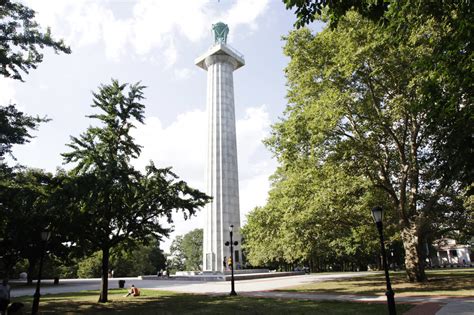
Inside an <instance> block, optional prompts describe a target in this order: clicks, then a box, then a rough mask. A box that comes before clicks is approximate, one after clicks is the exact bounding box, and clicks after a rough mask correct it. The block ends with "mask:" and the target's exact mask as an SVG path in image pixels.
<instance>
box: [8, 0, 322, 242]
mask: <svg viewBox="0 0 474 315" xmlns="http://www.w3.org/2000/svg"><path fill="white" fill-rule="evenodd" d="M23 2H24V3H26V4H27V5H28V6H30V7H31V8H33V9H34V10H36V11H37V21H38V22H39V23H40V24H41V25H42V26H44V27H46V26H50V27H51V29H52V33H53V35H54V36H55V37H56V38H64V39H65V41H66V42H67V44H68V45H70V46H71V49H72V54H70V55H64V54H61V55H55V54H54V53H53V52H52V51H50V50H45V51H44V52H45V56H44V61H43V62H42V63H41V64H40V66H39V67H38V69H36V70H32V71H31V72H30V74H29V75H25V76H24V78H25V81H26V82H24V83H22V82H16V81H12V80H7V79H4V78H1V79H0V104H3V105H6V104H8V103H15V104H17V106H18V107H19V108H20V109H21V110H23V111H25V112H26V113H29V114H32V115H36V114H38V115H40V116H47V117H49V118H51V119H52V121H50V122H48V123H46V124H43V125H41V127H40V128H39V130H38V131H37V132H35V133H34V134H35V136H36V138H35V139H33V141H32V142H31V143H29V144H26V145H22V146H16V147H14V152H13V153H14V155H15V156H16V158H17V162H18V163H20V164H23V165H27V166H30V167H37V168H43V169H46V170H48V171H54V170H55V169H56V168H57V167H63V168H68V167H70V166H67V165H63V164H62V158H61V156H60V153H62V152H67V147H66V146H65V144H66V143H68V142H69V137H70V136H71V135H73V136H78V135H79V134H80V133H82V132H83V131H84V130H85V129H86V128H87V127H88V126H89V125H90V124H94V121H92V120H90V119H88V118H86V117H85V115H87V114H90V113H91V112H92V109H91V107H90V104H91V103H92V94H91V93H92V91H97V87H98V86H99V85H100V84H103V83H109V82H110V80H111V78H114V79H118V80H119V81H120V82H129V83H134V82H137V81H141V82H142V83H143V84H144V85H146V86H147V87H148V88H147V89H146V91H145V96H146V100H145V101H144V104H145V105H146V125H144V126H138V128H137V129H136V130H135V131H134V135H135V138H136V140H137V142H139V143H140V144H142V145H143V147H144V148H143V151H142V156H141V157H140V159H139V160H137V161H135V162H134V163H135V164H136V166H137V167H140V168H142V167H144V165H145V164H147V163H148V161H149V160H153V161H154V162H155V164H156V165H157V166H160V167H167V166H172V167H173V170H174V171H175V172H176V173H177V174H178V175H179V176H180V178H182V179H184V180H186V181H188V182H189V183H190V184H191V185H193V186H194V187H196V188H200V189H201V190H203V191H204V190H205V182H204V178H205V170H206V165H205V163H206V150H205V147H206V139H207V137H206V135H207V130H206V127H207V122H206V115H205V109H206V72H205V71H204V70H202V69H200V68H198V67H197V66H195V65H194V59H195V58H197V57H198V56H199V55H201V54H202V53H204V52H205V51H206V50H207V49H208V48H209V47H210V46H211V45H212V43H213V38H212V34H211V25H212V24H213V23H216V22H217V21H223V22H225V23H227V24H228V25H229V28H230V32H229V37H228V43H229V44H230V45H231V46H232V47H234V48H235V49H237V50H238V51H239V52H241V53H242V54H243V55H244V58H245V62H246V65H245V66H244V67H243V68H240V69H238V70H237V71H236V72H235V73H234V91H235V106H236V119H237V123H236V124H237V146H238V149H237V150H238V162H239V180H240V208H241V209H240V212H241V221H242V223H245V215H246V214H247V213H248V212H249V211H250V210H251V209H253V208H254V207H255V206H258V205H263V204H264V203H265V200H266V196H267V191H268V188H269V182H268V177H269V176H270V175H271V174H272V173H273V172H274V170H275V167H276V162H275V161H274V160H273V159H272V157H271V154H270V153H269V152H268V150H267V149H266V148H265V147H264V146H263V144H262V140H263V139H264V138H265V137H266V136H267V135H268V133H269V130H270V126H271V124H272V123H274V122H276V121H277V119H278V117H279V116H281V115H282V112H283V110H284V108H285V105H286V99H285V94H286V86H285V78H284V73H283V69H284V67H285V66H286V64H287V62H288V59H287V58H286V57H285V56H283V53H282V46H283V45H284V42H283V41H282V40H281V37H282V36H284V35H286V34H288V32H289V31H290V30H291V29H292V27H293V26H292V24H293V22H294V19H295V17H294V15H293V13H292V12H290V11H287V10H285V6H284V4H283V3H282V2H281V1H280V0H239V1H237V0H235V1H231V0H221V1H220V2H218V1H217V0H188V1H184V0H181V1H169V0H135V1H133V0H102V1H99V0H95V1H93V0H28V1H23ZM311 27H312V28H313V29H317V30H319V29H320V27H321V26H320V25H316V24H314V25H312V26H311ZM174 225H175V232H174V233H173V235H172V236H171V239H172V238H173V237H174V235H179V234H184V233H186V232H188V231H190V230H192V229H194V228H198V227H203V214H202V212H201V213H199V214H198V215H197V216H196V217H193V218H192V219H191V220H189V221H184V220H183V219H182V216H181V215H177V216H175V224H174ZM169 244H170V240H168V241H165V243H164V247H165V248H167V247H168V246H169Z"/></svg>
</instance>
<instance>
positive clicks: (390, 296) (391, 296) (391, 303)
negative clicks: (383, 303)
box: [385, 290, 397, 315]
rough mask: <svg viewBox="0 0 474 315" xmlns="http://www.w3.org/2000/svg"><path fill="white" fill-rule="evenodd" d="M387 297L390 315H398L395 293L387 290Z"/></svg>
mask: <svg viewBox="0 0 474 315" xmlns="http://www.w3.org/2000/svg"><path fill="white" fill-rule="evenodd" d="M385 295H386V296H387V304H388V313H389V314H390V315H396V314H397V309H396V307H395V293H394V292H393V290H387V291H385Z"/></svg>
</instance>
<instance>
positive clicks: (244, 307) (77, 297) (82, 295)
mask: <svg viewBox="0 0 474 315" xmlns="http://www.w3.org/2000/svg"><path fill="white" fill-rule="evenodd" d="M126 292H127V290H125V289H115V290H110V291H109V302H108V303H104V304H100V303H97V299H98V297H99V292H98V291H83V292H77V293H63V294H54V295H44V296H42V297H41V302H40V313H41V314H111V313H119V314H124V315H126V314H134V315H141V314H144V315H147V314H226V315H227V314H325V315H329V314H351V315H355V314H387V306H386V305H385V304H376V303H349V302H314V301H302V300H289V299H269V298H250V297H242V296H234V297H230V296H205V295H192V294H181V293H173V292H167V291H155V290H142V292H141V293H142V294H141V296H139V297H128V298H125V297H124V294H126ZM15 302H22V303H24V304H25V307H26V309H25V313H28V312H29V310H31V302H32V298H31V297H22V298H18V299H15ZM411 307H413V306H412V305H402V304H400V305H397V312H398V314H403V313H404V312H406V311H407V310H409V309H410V308H411Z"/></svg>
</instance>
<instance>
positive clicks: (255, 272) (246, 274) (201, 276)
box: [139, 269, 305, 281]
mask: <svg viewBox="0 0 474 315" xmlns="http://www.w3.org/2000/svg"><path fill="white" fill-rule="evenodd" d="M262 271H263V272H262ZM178 273H179V274H178ZM304 274H305V272H304V271H288V272H271V271H269V270H268V269H242V270H235V271H234V280H236V281H238V280H251V279H262V278H274V277H288V276H301V275H304ZM231 277H232V276H231V272H230V271H227V270H226V271H225V273H222V272H217V271H216V272H213V271H204V272H197V271H179V272H177V273H176V275H171V276H169V278H166V279H163V278H158V277H157V276H140V277H139V278H141V279H143V280H165V281H166V280H184V281H230V280H231Z"/></svg>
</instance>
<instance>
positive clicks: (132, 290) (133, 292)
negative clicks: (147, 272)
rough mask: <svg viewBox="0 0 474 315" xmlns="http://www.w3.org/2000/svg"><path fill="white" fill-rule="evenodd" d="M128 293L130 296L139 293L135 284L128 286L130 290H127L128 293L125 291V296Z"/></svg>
mask: <svg viewBox="0 0 474 315" xmlns="http://www.w3.org/2000/svg"><path fill="white" fill-rule="evenodd" d="M130 295H132V296H139V295H140V290H139V289H138V288H137V287H136V286H134V285H133V284H132V286H131V287H130V290H128V293H127V295H125V297H127V296H130Z"/></svg>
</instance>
